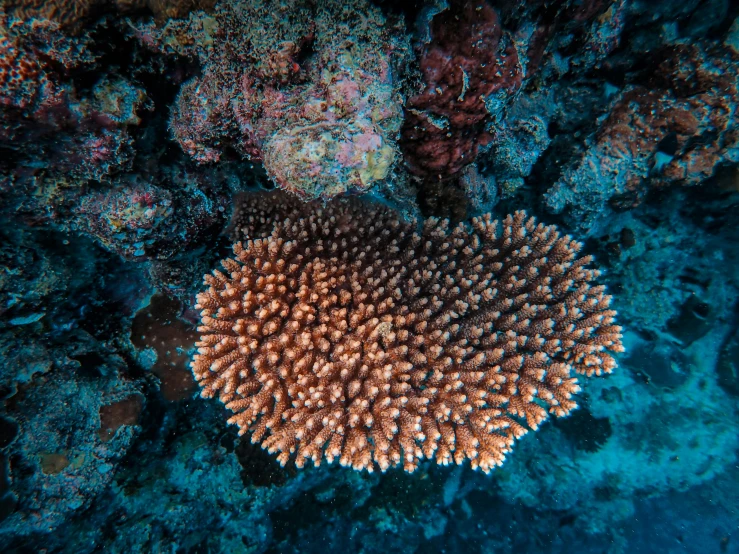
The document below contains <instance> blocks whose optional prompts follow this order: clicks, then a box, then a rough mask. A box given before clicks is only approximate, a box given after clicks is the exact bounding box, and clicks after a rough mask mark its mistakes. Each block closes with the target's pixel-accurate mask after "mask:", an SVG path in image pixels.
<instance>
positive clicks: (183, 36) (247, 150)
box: [136, 0, 409, 200]
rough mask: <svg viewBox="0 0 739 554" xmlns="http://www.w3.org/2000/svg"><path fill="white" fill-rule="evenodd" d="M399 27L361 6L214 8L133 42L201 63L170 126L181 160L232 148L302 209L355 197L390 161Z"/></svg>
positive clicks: (397, 114)
mask: <svg viewBox="0 0 739 554" xmlns="http://www.w3.org/2000/svg"><path fill="white" fill-rule="evenodd" d="M255 21H260V22H261V23H260V24H259V25H255V24H254V23H253V22H255ZM399 25H400V22H392V21H389V20H388V19H386V18H385V17H384V16H383V15H382V14H381V12H380V11H379V10H378V9H377V8H374V7H372V6H370V5H369V4H366V3H365V2H364V1H363V0H357V1H355V2H352V3H348V4H347V3H345V2H334V1H331V2H325V3H322V4H321V5H320V7H317V6H314V5H312V3H310V2H303V1H291V2H286V3H284V4H282V5H281V7H280V8H279V9H274V7H272V6H271V5H269V3H267V2H262V1H255V2H244V3H239V2H222V3H221V4H220V5H219V6H218V8H217V9H216V11H215V12H214V13H213V15H204V14H200V15H198V16H195V15H193V16H191V18H190V19H189V20H187V21H181V22H170V23H168V24H167V25H165V26H163V27H156V26H152V25H149V26H143V27H140V28H139V29H138V30H137V32H136V34H137V36H138V38H139V39H140V40H141V41H142V42H144V43H145V44H149V45H151V46H152V47H155V48H158V49H161V50H163V51H174V52H177V53H182V54H188V55H191V56H193V57H196V58H197V59H198V60H199V61H200V63H201V66H202V75H201V76H199V77H195V78H194V79H192V80H190V81H189V82H187V83H185V84H184V85H183V86H182V90H181V92H180V94H179V97H178V98H177V101H176V104H175V107H174V111H173V115H172V119H171V122H170V125H171V129H172V134H173V137H174V138H175V140H176V141H177V142H178V143H179V144H180V146H181V147H182V149H183V150H184V151H185V152H187V153H188V154H189V155H190V156H191V157H192V158H193V159H194V160H196V161H198V162H200V163H205V162H216V161H218V160H220V159H221V158H222V156H223V155H224V152H225V151H226V150H227V149H228V148H232V149H234V150H236V151H237V152H239V153H240V154H241V155H242V156H246V157H249V158H252V159H256V160H261V161H262V162H263V164H264V167H265V169H266V170H267V173H268V174H269V176H270V177H271V178H272V179H273V180H274V182H275V183H276V184H277V185H278V186H279V187H281V188H283V189H285V190H289V191H291V192H294V193H295V194H298V195H299V196H301V197H302V198H304V199H306V200H309V199H313V198H319V197H320V198H324V199H328V198H331V197H333V196H336V195H340V194H342V193H346V192H355V193H359V192H366V191H368V190H369V189H371V188H372V187H373V186H374V185H375V184H377V183H378V182H380V181H382V180H384V179H386V178H388V176H389V175H390V173H391V170H392V168H393V166H394V165H395V163H396V161H397V160H398V158H399V155H398V149H397V146H396V139H397V135H398V132H399V130H400V124H401V122H402V117H403V114H402V97H401V95H400V88H401V85H402V79H401V77H402V70H403V67H404V65H405V64H406V63H407V61H408V59H407V58H408V52H409V48H408V45H407V42H406V41H405V40H404V39H403V37H404V35H403V34H401V33H400V32H399V31H400V29H401V27H400V26H399Z"/></svg>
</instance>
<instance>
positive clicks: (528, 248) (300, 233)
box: [192, 196, 623, 472]
mask: <svg viewBox="0 0 739 554" xmlns="http://www.w3.org/2000/svg"><path fill="white" fill-rule="evenodd" d="M272 202H273V203H274V204H273V206H272V207H269V206H268V207H266V208H261V209H260V208H258V209H256V212H255V213H256V216H255V217H254V218H253V219H251V220H250V219H249V218H248V217H246V216H245V214H244V210H243V209H242V210H240V212H238V213H240V217H241V219H242V221H251V224H252V225H251V229H256V228H257V227H259V226H260V225H261V228H262V230H263V234H266V232H267V231H266V227H268V226H269V222H270V221H271V222H272V225H273V229H272V231H271V233H269V234H268V236H266V237H262V238H250V239H249V240H246V241H244V242H238V243H236V244H235V245H234V255H235V257H234V258H232V259H226V260H224V261H223V262H222V263H223V267H224V268H225V270H226V273H223V272H221V271H217V270H216V271H214V272H213V273H212V274H210V275H206V277H205V282H206V284H207V285H208V288H207V290H205V291H204V292H202V293H200V294H199V295H198V298H197V305H196V307H197V309H199V310H201V316H202V326H201V327H199V331H200V332H201V333H202V337H201V340H200V341H199V342H198V343H197V346H198V353H197V354H196V355H195V357H194V360H193V362H192V369H193V372H194V374H195V377H196V379H197V381H198V382H199V384H200V386H201V387H202V396H204V397H206V398H208V397H216V396H217V397H219V398H220V400H221V401H222V402H223V403H224V404H225V405H226V406H227V407H228V408H229V409H230V410H231V411H232V412H233V413H234V415H233V416H232V417H231V419H230V420H229V422H230V423H232V424H236V425H238V426H239V428H240V433H242V434H243V433H246V432H251V433H252V442H254V443H257V442H261V444H262V446H263V447H264V448H266V449H267V450H268V451H269V452H271V453H279V454H278V460H279V461H280V462H281V463H282V464H283V465H284V464H286V463H287V462H288V461H289V460H290V459H291V457H292V458H294V460H295V463H296V464H297V465H298V466H303V465H304V464H305V462H306V460H311V461H312V462H313V463H314V464H315V465H319V464H320V463H321V461H322V459H323V458H326V460H327V461H328V462H333V461H336V460H338V461H339V462H340V463H341V465H343V466H350V467H353V468H354V469H357V470H361V469H367V470H370V471H372V470H373V469H374V467H375V466H378V467H379V468H380V469H381V470H383V471H384V470H386V469H388V468H390V467H392V466H396V465H402V466H403V468H404V469H405V470H407V471H413V470H414V469H416V468H417V467H418V464H419V462H420V461H421V460H423V459H435V460H436V462H438V463H439V464H444V465H446V464H449V463H451V462H456V463H457V464H461V463H463V462H464V460H466V459H469V460H470V463H471V465H472V467H473V468H479V469H481V470H483V471H485V472H488V471H490V470H491V469H493V468H494V467H495V466H498V465H500V464H501V463H502V462H503V460H504V457H505V455H506V453H508V452H509V451H510V450H511V447H512V445H513V443H514V441H515V439H517V438H520V437H521V436H522V435H523V434H525V433H526V431H527V428H530V429H537V428H538V426H539V425H540V424H541V423H542V422H543V421H544V420H546V419H547V417H548V414H550V413H551V414H553V415H555V416H564V415H567V414H568V413H569V412H570V411H571V410H572V409H574V408H575V407H576V403H575V401H574V399H573V395H574V394H575V393H576V392H578V391H579V390H580V388H579V386H578V384H577V380H576V378H575V377H574V376H573V373H574V372H577V373H582V374H585V375H588V376H591V375H600V374H602V373H609V372H611V371H612V370H613V368H615V367H616V362H615V360H614V358H613V357H612V356H611V354H610V353H609V351H611V352H620V351H622V350H623V347H622V345H621V328H620V327H618V326H617V325H615V323H614V317H615V315H616V313H615V311H613V310H611V309H609V305H610V302H611V297H610V296H608V295H606V294H605V290H604V287H603V286H593V285H591V281H593V279H595V278H596V277H597V276H598V274H599V273H598V271H597V270H594V269H588V268H587V267H586V266H587V265H588V264H589V263H590V262H591V257H590V256H585V257H581V258H577V252H578V251H579V249H580V247H581V245H580V244H579V243H578V242H576V241H574V240H573V239H572V238H570V237H569V236H561V235H560V233H558V232H557V230H556V229H555V228H554V227H553V226H546V225H543V224H541V223H539V224H537V223H536V222H535V220H534V218H530V217H527V215H526V214H525V213H524V212H516V213H515V214H514V215H510V216H508V217H507V218H505V219H504V220H503V221H502V222H498V221H494V220H492V218H491V217H490V216H489V215H486V216H483V217H480V218H475V219H473V220H472V222H471V225H469V226H468V225H466V224H459V225H457V226H454V227H452V226H450V224H449V222H448V221H447V220H440V219H428V220H426V221H424V222H423V223H422V224H420V225H419V224H417V223H416V222H406V221H401V220H400V219H398V218H397V216H396V214H395V213H394V212H392V211H391V210H389V209H387V208H385V207H381V206H372V205H367V204H362V203H360V202H350V201H346V202H342V201H339V202H335V203H333V204H329V205H328V206H326V207H316V208H314V211H313V213H310V214H308V213H307V211H306V213H305V214H302V215H301V214H300V213H298V212H299V210H297V209H292V210H291V209H290V203H288V204H287V206H288V209H287V211H288V213H289V215H288V217H287V218H285V219H280V218H279V217H277V216H278V215H279V210H278V209H274V206H279V204H280V203H279V196H278V197H277V198H276V199H273V200H272ZM247 206H248V205H247ZM290 215H291V216H292V217H290ZM260 222H261V223H260ZM258 224H259V225H258ZM244 229H245V231H246V232H247V233H248V231H249V226H248V225H247V226H246V227H245V228H244Z"/></svg>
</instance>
